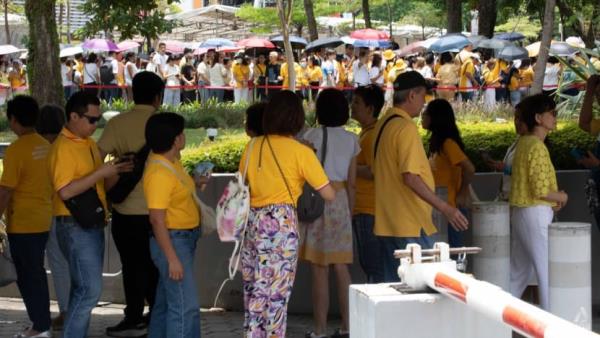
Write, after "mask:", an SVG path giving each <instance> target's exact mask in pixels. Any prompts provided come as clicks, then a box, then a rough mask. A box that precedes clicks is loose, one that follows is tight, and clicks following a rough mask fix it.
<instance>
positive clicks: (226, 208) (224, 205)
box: [216, 139, 255, 242]
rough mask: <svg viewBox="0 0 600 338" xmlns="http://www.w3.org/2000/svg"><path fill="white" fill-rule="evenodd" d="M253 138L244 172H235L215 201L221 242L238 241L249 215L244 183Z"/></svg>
mask: <svg viewBox="0 0 600 338" xmlns="http://www.w3.org/2000/svg"><path fill="white" fill-rule="evenodd" d="M254 141H255V139H252V140H251V141H250V145H249V146H248V152H247V155H246V163H245V166H244V172H243V173H240V172H239V171H238V172H237V173H236V174H235V179H233V180H231V181H229V184H227V186H226V187H225V190H224V191H223V194H222V195H221V198H220V199H219V202H218V203H217V209H216V211H217V216H216V219H217V232H218V233H219V239H220V240H221V242H233V241H235V242H239V241H240V240H241V239H242V237H243V236H244V231H245V230H246V225H247V223H248V217H249V216H250V188H249V187H248V185H247V184H246V174H247V173H248V163H249V160H250V154H251V153H252V148H253V146H254Z"/></svg>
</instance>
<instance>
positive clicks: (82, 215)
mask: <svg viewBox="0 0 600 338" xmlns="http://www.w3.org/2000/svg"><path fill="white" fill-rule="evenodd" d="M90 154H91V155H92V163H95V160H94V153H93V152H92V149H90ZM63 202H64V203H65V207H67V209H68V210H69V212H70V213H71V216H73V218H74V219H75V221H76V222H77V224H78V225H79V226H80V227H82V228H84V229H101V228H104V227H105V226H106V212H105V210H104V204H102V201H100V197H98V192H97V191H96V188H95V187H91V188H89V189H87V190H86V191H84V192H82V193H81V194H79V195H77V196H73V197H71V198H69V199H66V200H64V201H63Z"/></svg>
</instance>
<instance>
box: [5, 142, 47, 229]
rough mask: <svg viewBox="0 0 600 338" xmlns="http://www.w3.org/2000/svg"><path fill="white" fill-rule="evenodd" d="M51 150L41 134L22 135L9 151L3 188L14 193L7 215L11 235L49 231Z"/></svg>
mask: <svg viewBox="0 0 600 338" xmlns="http://www.w3.org/2000/svg"><path fill="white" fill-rule="evenodd" d="M49 150H50V143H48V141H46V139H44V138H43V137H42V136H40V134H38V133H31V134H26V135H23V136H21V137H19V138H18V139H17V140H16V141H14V142H13V143H11V145H10V146H8V148H6V153H5V155H4V161H3V162H4V170H3V172H2V179H1V180H0V185H2V186H4V187H7V188H10V189H12V196H11V198H10V201H9V202H8V207H7V208H6V211H5V215H6V220H7V229H6V230H7V232H8V233H38V232H45V231H48V230H49V229H50V223H51V222H52V186H51V184H50V176H49V175H48V169H47V168H48V163H47V162H48V151H49Z"/></svg>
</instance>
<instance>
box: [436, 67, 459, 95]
mask: <svg viewBox="0 0 600 338" xmlns="http://www.w3.org/2000/svg"><path fill="white" fill-rule="evenodd" d="M437 78H438V79H439V80H440V85H442V86H444V87H449V86H456V84H457V83H458V69H457V67H456V65H455V64H454V63H450V62H449V63H445V64H444V65H442V66H441V67H440V69H439V71H438V72H437ZM445 90H455V89H446V88H445Z"/></svg>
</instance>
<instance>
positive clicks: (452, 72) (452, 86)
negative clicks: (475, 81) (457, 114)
mask: <svg viewBox="0 0 600 338" xmlns="http://www.w3.org/2000/svg"><path fill="white" fill-rule="evenodd" d="M440 63H441V66H440V68H439V70H438V71H437V72H436V75H435V78H436V79H437V83H438V89H437V96H438V97H439V98H442V99H446V101H450V102H452V101H454V95H455V94H456V85H457V84H458V80H459V77H458V71H459V69H458V67H457V66H456V64H455V63H454V61H453V59H452V55H451V54H450V53H449V52H445V53H442V55H441V56H440Z"/></svg>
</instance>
